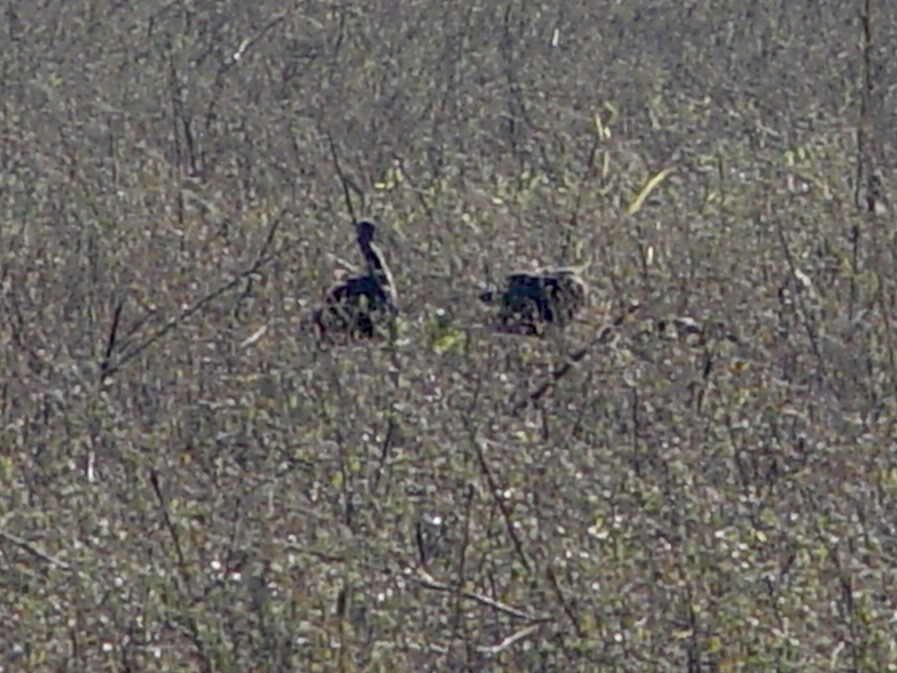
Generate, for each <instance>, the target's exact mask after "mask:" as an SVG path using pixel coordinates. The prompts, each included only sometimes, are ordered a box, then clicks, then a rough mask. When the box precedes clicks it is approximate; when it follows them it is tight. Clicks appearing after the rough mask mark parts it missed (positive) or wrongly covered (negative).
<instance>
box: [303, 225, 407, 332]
mask: <svg viewBox="0 0 897 673" xmlns="http://www.w3.org/2000/svg"><path fill="white" fill-rule="evenodd" d="M376 229H377V228H376V225H374V223H373V222H369V221H367V220H365V221H362V222H359V223H358V224H357V225H355V235H356V236H355V240H356V242H357V243H358V247H359V249H360V250H361V254H362V256H363V257H364V260H365V269H364V271H363V272H359V273H357V274H356V275H350V276H347V277H345V278H343V279H342V280H341V281H340V282H338V283H336V284H335V285H333V286H332V287H331V288H330V289H329V290H328V291H327V293H326V294H325V295H324V301H323V303H322V305H321V306H319V307H318V308H317V309H315V311H314V312H313V315H312V322H313V323H314V326H315V329H316V331H317V333H318V337H319V338H321V339H329V338H330V337H332V336H334V335H335V334H338V333H339V334H344V335H348V336H350V337H365V338H370V337H373V336H375V335H376V334H377V332H378V327H380V328H382V327H386V326H387V325H388V322H389V321H390V320H391V319H392V318H394V317H395V315H396V314H397V313H398V305H397V297H396V291H395V285H394V283H393V278H392V273H390V271H389V267H388V266H387V265H386V261H385V260H384V259H383V254H382V253H381V252H380V250H379V248H378V247H377V246H376V245H375V244H374V234H375V232H376Z"/></svg>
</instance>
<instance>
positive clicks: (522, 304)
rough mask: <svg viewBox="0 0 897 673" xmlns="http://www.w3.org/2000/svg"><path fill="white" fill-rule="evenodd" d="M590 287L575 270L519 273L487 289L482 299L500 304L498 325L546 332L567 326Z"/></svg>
mask: <svg viewBox="0 0 897 673" xmlns="http://www.w3.org/2000/svg"><path fill="white" fill-rule="evenodd" d="M587 291H588V290H587V287H586V284H585V282H584V281H583V280H582V279H581V278H580V277H579V275H578V273H577V272H576V270H575V269H571V268H558V269H547V270H543V271H539V272H534V273H529V272H515V273H512V274H509V275H508V276H506V277H505V286H504V288H501V289H492V290H486V291H485V292H482V293H481V294H480V300H481V301H483V302H485V303H487V304H498V305H499V307H500V308H499V311H498V328H499V330H500V331H502V332H508V333H511V334H526V335H537V334H542V333H543V331H544V329H545V327H546V326H547V325H555V326H557V327H561V328H563V327H565V326H567V325H568V324H570V323H571V322H572V321H573V320H574V318H575V317H576V314H577V313H578V312H579V310H580V309H582V307H583V306H584V305H585V302H586V294H587Z"/></svg>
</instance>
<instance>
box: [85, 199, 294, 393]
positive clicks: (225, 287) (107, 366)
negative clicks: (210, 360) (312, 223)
mask: <svg viewBox="0 0 897 673" xmlns="http://www.w3.org/2000/svg"><path fill="white" fill-rule="evenodd" d="M282 218H283V213H281V215H280V216H278V217H277V218H276V219H275V220H274V222H272V224H271V227H270V228H269V229H268V236H267V238H266V239H265V243H264V244H263V245H262V248H261V250H259V254H258V255H257V256H256V259H255V262H253V263H252V264H251V265H250V266H249V267H247V268H246V269H244V270H243V271H241V272H240V273H238V274H237V275H235V276H234V277H233V278H231V279H230V280H228V281H227V282H225V283H223V284H222V285H220V286H219V287H217V288H216V289H214V290H212V291H211V292H209V293H208V294H205V295H203V296H202V297H200V298H199V299H197V300H196V301H195V302H193V304H191V305H190V306H188V307H187V308H185V309H184V310H183V311H181V312H180V313H178V314H177V315H176V316H174V317H173V318H171V319H169V320H168V321H167V322H166V323H165V324H164V325H162V326H161V327H159V328H158V329H157V330H156V331H154V332H153V333H152V334H150V335H149V336H147V337H146V338H145V339H144V340H143V341H141V342H140V343H139V344H137V345H136V346H134V347H133V348H132V349H131V350H129V351H127V352H125V353H122V354H121V355H120V356H119V357H118V358H117V359H116V361H115V362H114V363H110V362H109V360H108V358H107V359H105V360H104V361H103V362H102V363H101V365H100V376H101V378H102V379H106V378H109V377H111V376H113V375H114V374H116V373H118V372H119V371H120V370H121V369H122V367H124V366H125V365H126V364H127V363H128V362H130V361H131V360H133V359H134V358H136V357H137V356H138V355H140V354H141V353H143V352H144V351H146V350H147V349H148V348H150V347H151V346H152V345H154V344H155V343H156V342H157V341H159V340H160V339H162V338H163V337H165V336H166V335H167V334H168V333H169V332H171V331H173V330H175V329H176V328H177V327H178V326H180V325H181V324H182V323H184V322H186V321H187V320H189V319H190V318H191V317H193V316H194V315H195V314H197V313H199V311H201V310H202V309H203V307H205V306H206V304H208V303H209V302H211V301H213V300H215V299H217V298H218V297H220V296H222V295H223V294H226V293H227V292H229V291H230V290H232V289H233V288H235V287H236V286H237V285H239V284H240V282H241V281H242V280H244V279H245V278H249V277H250V276H252V275H253V274H256V273H258V272H259V271H260V270H261V269H262V268H263V267H264V266H266V265H267V264H268V263H269V262H271V261H272V260H273V259H275V258H276V257H277V254H278V251H276V250H275V251H270V248H271V246H272V244H273V243H274V236H275V234H276V233H277V228H278V227H279V226H280V222H281V220H282Z"/></svg>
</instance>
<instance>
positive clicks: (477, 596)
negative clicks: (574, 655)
mask: <svg viewBox="0 0 897 673" xmlns="http://www.w3.org/2000/svg"><path fill="white" fill-rule="evenodd" d="M414 579H415V580H417V583H418V584H420V585H421V586H422V587H424V588H425V589H432V590H434V591H443V592H446V593H453V592H454V591H455V589H454V588H453V587H451V586H449V585H448V584H443V583H442V582H437V581H436V580H435V579H433V576H432V575H430V574H429V573H428V572H426V571H424V570H419V571H418V573H417V576H416V577H415V578H414ZM459 595H460V596H461V597H462V598H466V599H468V600H471V601H474V602H475V603H479V604H480V605H485V606H486V607H489V608H492V609H493V610H497V611H499V612H503V613H504V614H506V615H510V616H511V617H516V618H517V619H525V620H526V621H528V622H533V623H534V624H545V623H547V622H550V621H553V619H554V618H553V617H550V616H547V615H534V614H532V613H529V612H524V611H523V610H518V609H517V608H515V607H512V606H510V605H508V604H507V603H502V602H501V601H497V600H495V599H494V598H489V596H485V595H483V594H481V593H478V592H476V591H461V592H459Z"/></svg>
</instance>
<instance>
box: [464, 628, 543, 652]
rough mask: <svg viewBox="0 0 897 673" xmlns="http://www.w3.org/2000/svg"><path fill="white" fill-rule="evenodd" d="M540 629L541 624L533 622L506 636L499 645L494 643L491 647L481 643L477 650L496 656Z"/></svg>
mask: <svg viewBox="0 0 897 673" xmlns="http://www.w3.org/2000/svg"><path fill="white" fill-rule="evenodd" d="M538 629H539V624H531V625H530V626H527V627H526V628H525V629H520V630H519V631H517V633H512V634H511V635H510V636H508V637H507V638H505V639H504V640H503V641H501V642H500V643H498V645H492V646H490V647H486V646H484V645H481V646H479V647H477V648H476V650H477V652H479V653H480V654H486V655H489V656H495V655H496V654H501V653H502V652H504V651H505V650H506V649H508V648H509V647H511V645H513V644H514V643H516V642H519V641H521V640H523V639H524V638H526V637H528V636H531V635H532V634H533V633H535V632H536V631H537V630H538Z"/></svg>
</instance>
